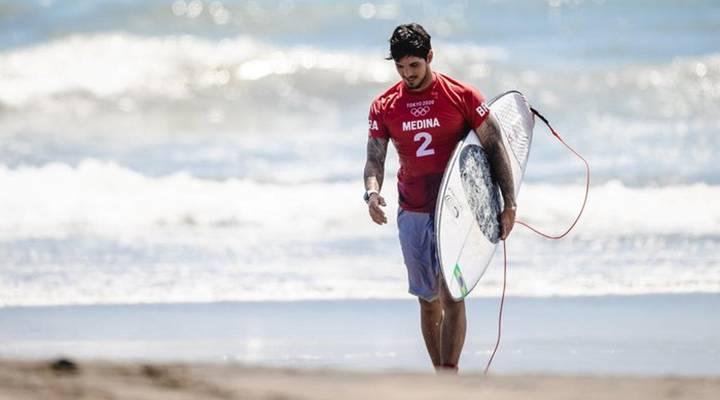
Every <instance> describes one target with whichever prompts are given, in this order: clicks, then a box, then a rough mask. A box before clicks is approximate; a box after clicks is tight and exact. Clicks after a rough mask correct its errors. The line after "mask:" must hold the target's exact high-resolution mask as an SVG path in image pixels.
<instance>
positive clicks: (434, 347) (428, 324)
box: [418, 298, 443, 369]
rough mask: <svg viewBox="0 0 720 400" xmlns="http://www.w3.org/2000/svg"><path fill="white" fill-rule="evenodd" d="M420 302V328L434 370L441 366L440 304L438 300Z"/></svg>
mask: <svg viewBox="0 0 720 400" xmlns="http://www.w3.org/2000/svg"><path fill="white" fill-rule="evenodd" d="M418 300H419V301H420V328H421V329H422V334H423V339H425V347H427V351H428V354H429V355H430V360H432V363H433V366H434V367H435V369H437V368H439V367H440V366H441V365H442V356H441V353H440V349H441V343H440V339H441V327H442V321H443V313H442V304H441V303H440V299H435V300H433V301H426V300H423V299H420V298H418Z"/></svg>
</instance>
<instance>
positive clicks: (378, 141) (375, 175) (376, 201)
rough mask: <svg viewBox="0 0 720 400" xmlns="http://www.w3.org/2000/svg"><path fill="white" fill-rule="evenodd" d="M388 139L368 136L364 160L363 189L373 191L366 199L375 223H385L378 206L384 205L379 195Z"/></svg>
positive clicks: (383, 176)
mask: <svg viewBox="0 0 720 400" xmlns="http://www.w3.org/2000/svg"><path fill="white" fill-rule="evenodd" d="M387 148H388V140H387V139H384V138H373V137H370V138H368V143H367V161H366V162H365V173H364V177H365V190H366V191H368V192H373V193H372V194H371V195H370V199H369V201H368V212H369V213H370V218H372V220H373V221H375V223H376V224H378V225H382V224H385V223H387V217H386V216H385V212H384V211H383V210H382V208H380V206H385V205H386V204H385V199H384V198H383V197H382V196H380V189H381V188H382V184H383V180H384V179H385V157H386V156H387Z"/></svg>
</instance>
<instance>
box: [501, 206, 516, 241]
mask: <svg viewBox="0 0 720 400" xmlns="http://www.w3.org/2000/svg"><path fill="white" fill-rule="evenodd" d="M498 218H499V219H500V221H499V222H500V239H502V240H505V239H507V237H508V236H510V232H511V231H512V229H513V225H515V209H514V208H506V209H504V210H503V212H502V213H500V216H499V217H498Z"/></svg>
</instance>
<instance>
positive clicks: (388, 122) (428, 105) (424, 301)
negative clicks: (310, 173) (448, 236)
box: [364, 23, 515, 372]
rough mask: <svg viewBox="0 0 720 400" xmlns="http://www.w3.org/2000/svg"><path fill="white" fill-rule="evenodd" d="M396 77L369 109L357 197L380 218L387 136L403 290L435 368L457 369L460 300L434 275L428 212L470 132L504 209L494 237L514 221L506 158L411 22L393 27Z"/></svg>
mask: <svg viewBox="0 0 720 400" xmlns="http://www.w3.org/2000/svg"><path fill="white" fill-rule="evenodd" d="M387 59H388V60H393V61H394V62H395V69H396V70H397V72H398V74H399V75H400V78H401V80H400V81H399V82H398V83H396V84H394V85H393V86H392V87H390V88H389V89H388V90H387V91H385V92H384V93H383V94H381V95H380V96H378V97H377V98H376V99H375V100H374V101H373V102H372V105H371V106H370V115H369V121H368V123H369V131H368V142H367V162H366V164H365V171H364V178H365V196H364V198H365V202H366V203H367V205H368V212H369V214H370V218H371V219H372V220H373V221H374V222H375V223H377V224H379V225H382V224H385V223H387V216H386V215H385V212H384V211H383V209H382V207H385V206H386V203H385V199H384V198H383V196H382V195H381V194H380V190H381V189H382V185H383V179H384V174H385V156H386V154H387V148H388V141H389V140H392V142H393V145H394V146H395V149H396V151H397V153H398V158H399V161H400V169H399V170H398V174H397V181H398V194H399V196H398V197H399V203H400V204H399V208H398V215H397V225H398V231H399V237H400V247H401V249H402V253H403V259H404V262H405V266H406V268H407V272H408V286H409V289H408V291H409V292H410V294H412V295H414V296H417V297H418V300H419V302H420V325H421V329H422V334H423V338H424V340H425V346H426V347H427V351H428V354H429V355H430V359H431V360H432V363H433V366H434V367H435V370H436V371H439V372H440V371H448V372H457V370H458V361H459V359H460V353H461V352H462V348H463V344H464V343H465V331H466V319H465V303H464V301H463V300H461V301H458V302H456V301H455V300H454V299H453V298H452V296H451V295H450V293H449V292H448V289H447V287H446V284H445V281H444V279H443V278H441V274H440V267H439V263H438V260H437V256H436V250H435V249H436V248H435V227H434V215H433V214H434V212H435V204H436V199H437V194H438V191H439V188H440V183H441V180H442V176H443V173H444V171H445V167H446V165H447V163H448V160H449V159H450V156H451V155H452V152H453V150H454V148H455V146H456V145H457V143H458V142H459V141H460V140H461V139H462V138H463V137H464V135H465V134H466V133H467V132H468V131H469V130H470V129H473V130H474V131H475V132H476V133H477V135H478V138H479V139H480V142H481V143H482V145H483V148H484V149H485V151H486V152H487V154H488V158H489V160H490V167H491V171H492V175H493V180H494V181H495V182H497V184H498V185H499V187H500V190H501V193H502V197H503V201H504V209H503V211H502V212H501V213H500V216H499V219H500V221H499V222H500V229H501V231H500V235H501V238H502V239H503V240H504V239H505V238H507V236H508V235H509V234H510V231H511V230H512V228H513V224H514V223H515V195H514V190H513V178H512V173H511V169H510V162H509V160H508V159H507V155H506V152H505V149H504V145H503V142H502V137H501V133H500V130H499V127H498V125H497V122H496V121H495V120H494V117H492V116H491V115H490V110H489V108H488V107H487V105H486V104H485V99H484V97H483V96H482V95H481V94H480V92H478V91H477V90H476V89H475V88H473V87H471V86H469V85H466V84H464V83H461V82H459V81H457V80H455V79H453V78H451V77H449V76H447V75H445V74H442V73H438V72H433V71H432V69H431V67H430V64H431V63H432V60H433V51H432V48H431V45H430V35H429V34H428V33H427V32H426V31H425V29H424V28H423V27H422V26H420V25H419V24H415V23H411V24H405V25H400V26H398V27H397V28H395V30H394V32H393V34H392V36H391V37H390V57H388V58H387Z"/></svg>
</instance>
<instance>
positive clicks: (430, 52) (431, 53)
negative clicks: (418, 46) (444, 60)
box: [427, 49, 433, 64]
mask: <svg viewBox="0 0 720 400" xmlns="http://www.w3.org/2000/svg"><path fill="white" fill-rule="evenodd" d="M432 59H433V51H432V49H430V51H428V55H427V63H428V64H430V63H431V62H432Z"/></svg>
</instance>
